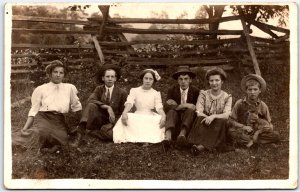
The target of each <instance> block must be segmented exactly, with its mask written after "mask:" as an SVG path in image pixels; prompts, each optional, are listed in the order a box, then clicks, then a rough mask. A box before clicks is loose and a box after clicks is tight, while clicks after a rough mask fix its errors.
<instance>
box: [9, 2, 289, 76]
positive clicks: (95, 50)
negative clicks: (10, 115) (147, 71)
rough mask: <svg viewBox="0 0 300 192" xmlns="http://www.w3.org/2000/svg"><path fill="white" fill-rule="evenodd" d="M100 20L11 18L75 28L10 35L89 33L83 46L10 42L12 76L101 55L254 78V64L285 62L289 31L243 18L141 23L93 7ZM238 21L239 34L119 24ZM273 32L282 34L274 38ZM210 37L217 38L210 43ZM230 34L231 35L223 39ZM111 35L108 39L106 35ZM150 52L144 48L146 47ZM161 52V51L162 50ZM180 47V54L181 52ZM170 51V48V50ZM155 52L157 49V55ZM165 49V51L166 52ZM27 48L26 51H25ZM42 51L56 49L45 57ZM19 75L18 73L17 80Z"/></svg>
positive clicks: (99, 58)
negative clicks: (250, 70) (243, 69)
mask: <svg viewBox="0 0 300 192" xmlns="http://www.w3.org/2000/svg"><path fill="white" fill-rule="evenodd" d="M99 9H100V11H101V12H102V15H103V17H102V18H87V20H67V19H59V18H42V17H27V16H20V15H14V16H13V17H12V21H13V23H14V22H23V23H35V22H43V23H54V24H58V25H61V24H70V25H76V26H78V25H80V26H81V28H79V29H77V30H61V29H35V28H24V27H22V28H12V33H13V34H17V33H33V34H53V35H56V34H66V35H68V34H79V35H90V37H91V44H83V45H60V44H56V45H45V44H25V43H22V42H20V43H12V46H11V53H12V54H11V58H12V64H11V67H12V71H11V73H12V78H17V77H18V76H19V77H21V78H24V79H26V78H27V79H28V77H26V74H28V73H29V72H30V71H29V69H28V67H34V66H36V65H38V62H37V61H36V58H43V60H44V61H43V62H41V63H42V65H46V64H47V62H48V61H49V60H50V58H53V57H64V56H65V57H67V58H68V57H70V58H69V59H68V60H67V64H68V65H69V68H70V69H73V70H80V65H78V64H85V63H98V64H100V65H101V64H103V63H104V62H105V59H106V58H107V57H114V58H116V59H123V60H124V58H126V59H125V62H126V64H129V65H149V66H153V65H155V66H157V65H174V66H177V65H191V66H200V67H204V66H216V65H220V66H230V65H231V66H232V67H235V66H237V65H240V64H242V65H245V66H251V65H252V66H253V67H254V69H255V72H256V73H257V74H259V75H260V69H259V63H260V62H264V61H265V60H266V59H268V60H269V61H270V62H272V64H281V63H284V62H285V61H286V59H287V58H289V41H288V39H289V30H288V29H284V28H280V27H276V26H272V25H268V24H265V23H260V22H257V21H253V20H248V19H247V17H246V16H244V15H242V14H240V15H238V16H229V17H221V18H212V19H145V18H110V16H109V6H99ZM235 20H241V21H242V24H243V27H244V28H243V30H221V29H218V30H205V29H141V28H135V27H132V28H128V27H123V26H122V24H126V23H131V24H136V23H149V24H211V23H216V22H218V23H221V22H228V21H235ZM246 25H254V26H256V27H257V28H259V29H261V30H262V31H264V32H265V33H268V34H269V35H270V36H271V37H272V39H271V38H270V39H267V38H261V37H255V36H252V35H251V33H252V31H251V30H249V28H248V27H246ZM273 31H277V32H281V33H285V34H284V35H283V36H278V35H276V34H275V33H274V32H273ZM127 33H132V34H160V35H170V34H171V35H175V36H176V35H178V34H180V35H186V36H191V35H192V36H195V37H197V38H198V40H136V41H128V40H127V39H126V35H124V34H127ZM210 35H218V38H217V39H210ZM228 35H234V36H235V37H229V36H228ZM111 36H113V37H114V38H113V39H114V40H112V39H110V40H108V39H109V38H108V37H111ZM149 46H150V47H151V49H147V47H148V48H149ZM163 47H166V48H165V51H164V50H163ZM182 47H184V48H185V49H184V50H182V49H181V48H182ZM171 48H172V49H171ZM158 49H160V51H158ZM170 49H171V51H170ZM28 50H31V51H28ZM48 50H58V51H57V52H53V51H52V52H51V53H48V52H47V51H48ZM20 74H23V76H21V75H20ZM24 76H25V77H24Z"/></svg>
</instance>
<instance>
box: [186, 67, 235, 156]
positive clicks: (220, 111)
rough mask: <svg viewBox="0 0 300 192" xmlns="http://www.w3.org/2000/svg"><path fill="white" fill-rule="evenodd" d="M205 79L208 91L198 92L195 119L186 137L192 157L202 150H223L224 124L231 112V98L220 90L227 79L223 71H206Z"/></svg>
mask: <svg viewBox="0 0 300 192" xmlns="http://www.w3.org/2000/svg"><path fill="white" fill-rule="evenodd" d="M205 77H206V80H207V82H208V84H209V86H210V89H208V90H201V91H200V94H199V97H198V101H197V104H196V113H197V118H196V120H195V122H194V124H193V127H192V129H191V131H190V133H189V135H188V142H189V143H191V144H193V146H192V154H194V155H197V154H198V153H199V152H201V151H202V150H204V149H209V150H212V149H221V148H225V141H226V122H227V119H228V117H229V115H230V112H231V104H232V97H231V95H230V94H228V93H226V92H225V91H223V90H222V85H223V83H224V81H225V80H226V78H227V75H226V73H225V71H224V70H223V69H221V68H219V67H215V68H212V69H210V70H208V71H207V72H206V74H205Z"/></svg>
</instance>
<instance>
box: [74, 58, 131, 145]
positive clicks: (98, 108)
mask: <svg viewBox="0 0 300 192" xmlns="http://www.w3.org/2000/svg"><path fill="white" fill-rule="evenodd" d="M120 76H121V70H120V68H119V67H118V66H117V65H112V64H105V65H103V66H102V67H101V68H100V69H99V71H98V72H97V81H98V82H99V83H103V84H104V85H99V86H97V87H96V89H95V90H94V92H93V93H92V94H91V95H90V97H89V98H88V102H87V105H86V107H85V108H84V110H83V113H82V116H81V119H80V123H79V126H78V127H77V129H76V130H74V132H77V137H76V138H75V140H74V141H73V143H71V146H73V147H76V146H78V144H79V142H80V139H81V137H82V135H84V134H85V133H86V131H89V133H90V134H92V135H94V136H96V137H97V138H99V139H101V140H108V141H112V138H113V133H112V128H113V126H114V125H115V122H116V119H118V118H119V117H120V116H121V113H122V111H123V109H124V103H125V101H126V97H127V92H126V91H125V90H123V89H121V88H119V87H118V86H116V85H115V82H116V81H117V80H118V79H119V78H120Z"/></svg>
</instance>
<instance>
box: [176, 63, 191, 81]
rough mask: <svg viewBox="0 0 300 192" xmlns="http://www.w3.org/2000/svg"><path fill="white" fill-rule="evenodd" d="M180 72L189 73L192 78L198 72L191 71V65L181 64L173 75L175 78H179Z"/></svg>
mask: <svg viewBox="0 0 300 192" xmlns="http://www.w3.org/2000/svg"><path fill="white" fill-rule="evenodd" d="M180 74H189V76H190V77H191V78H195V77H196V74H195V73H194V72H192V71H191V69H190V68H189V66H179V67H178V69H177V71H176V72H175V73H173V75H172V77H173V79H175V80H177V79H178V77H179V75H180Z"/></svg>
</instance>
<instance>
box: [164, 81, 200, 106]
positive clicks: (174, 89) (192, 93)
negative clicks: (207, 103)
mask: <svg viewBox="0 0 300 192" xmlns="http://www.w3.org/2000/svg"><path fill="white" fill-rule="evenodd" d="M199 92H200V90H199V89H198V88H197V87H195V86H191V85H190V86H189V91H188V95H187V100H186V102H187V103H192V104H194V105H196V103H197V99H198V96H199ZM169 99H173V100H174V101H176V103H177V104H178V105H179V104H180V103H181V93H180V86H179V85H178V84H174V85H173V86H171V87H170V88H169V89H168V93H167V99H166V101H168V100H169ZM173 108H174V106H172V105H168V104H167V103H166V104H165V111H166V112H168V111H169V110H170V109H173Z"/></svg>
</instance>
